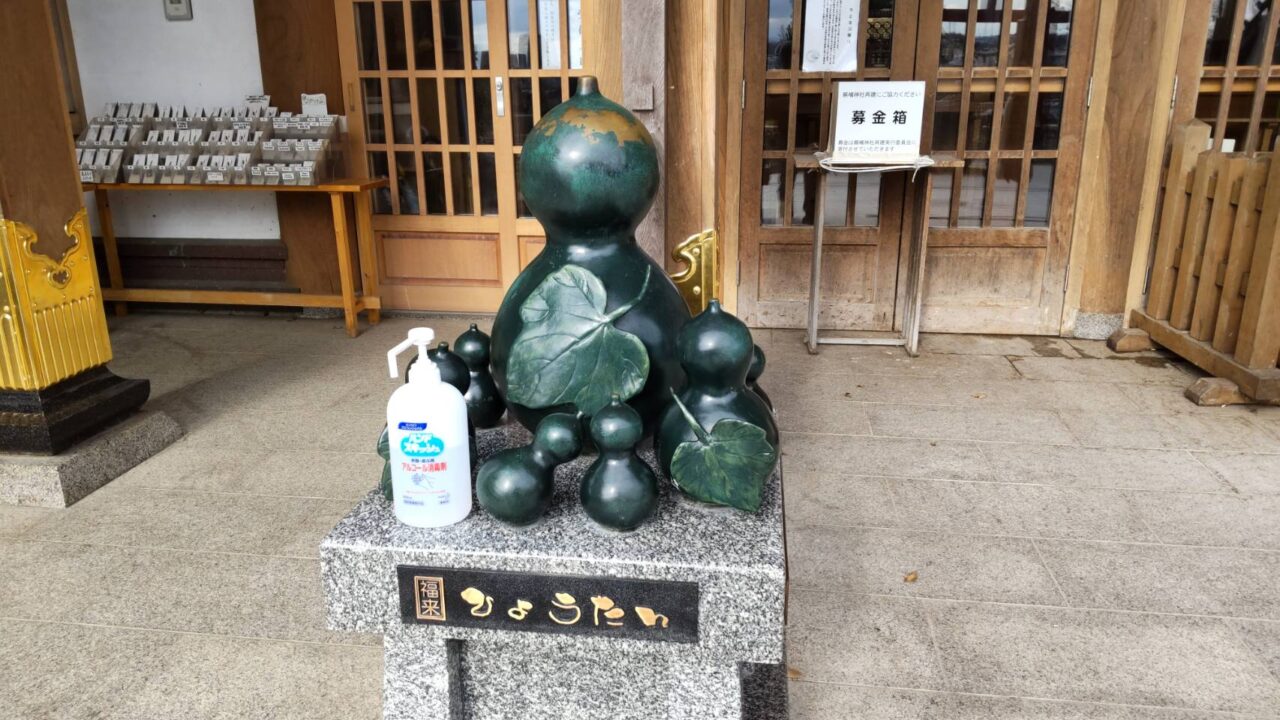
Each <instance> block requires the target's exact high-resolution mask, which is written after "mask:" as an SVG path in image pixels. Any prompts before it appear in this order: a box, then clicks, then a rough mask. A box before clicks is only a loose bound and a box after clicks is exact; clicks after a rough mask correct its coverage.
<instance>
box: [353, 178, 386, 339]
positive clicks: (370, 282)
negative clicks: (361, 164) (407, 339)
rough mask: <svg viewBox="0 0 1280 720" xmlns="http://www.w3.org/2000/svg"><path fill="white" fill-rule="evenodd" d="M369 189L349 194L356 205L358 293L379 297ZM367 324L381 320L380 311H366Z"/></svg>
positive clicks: (374, 323) (376, 255)
mask: <svg viewBox="0 0 1280 720" xmlns="http://www.w3.org/2000/svg"><path fill="white" fill-rule="evenodd" d="M370 195H371V193H370V191H367V190H366V191H364V192H358V193H356V194H354V195H352V196H351V201H352V202H353V203H355V206H356V245H357V246H358V247H359V250H360V294H361V295H363V296H365V297H379V292H378V244H377V243H376V242H374V238H373V210H372V203H373V199H372V198H371V197H370ZM368 315H369V324H371V325H377V324H378V323H379V322H380V321H381V320H382V311H381V310H378V309H376V308H375V309H371V310H369V311H368Z"/></svg>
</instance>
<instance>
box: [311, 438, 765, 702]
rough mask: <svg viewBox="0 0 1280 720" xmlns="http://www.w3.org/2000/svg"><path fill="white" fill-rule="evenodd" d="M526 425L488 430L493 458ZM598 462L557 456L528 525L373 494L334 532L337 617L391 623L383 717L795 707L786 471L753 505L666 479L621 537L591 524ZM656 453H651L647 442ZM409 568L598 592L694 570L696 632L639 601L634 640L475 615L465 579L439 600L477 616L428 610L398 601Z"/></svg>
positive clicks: (682, 577) (599, 627)
mask: <svg viewBox="0 0 1280 720" xmlns="http://www.w3.org/2000/svg"><path fill="white" fill-rule="evenodd" d="M527 438H528V435H527V433H525V432H524V431H523V430H522V429H518V428H513V427H510V426H505V427H503V428H498V429H495V430H490V431H482V432H481V433H480V435H479V437H478V439H477V446H478V454H479V456H480V458H481V459H483V458H485V457H487V456H488V455H490V454H492V453H493V452H496V451H497V450H499V449H502V448H505V447H510V446H513V445H516V444H523V443H525V442H527ZM590 460H591V459H590V458H579V459H578V460H576V461H574V462H573V463H569V464H567V465H564V466H562V467H560V468H559V469H558V471H557V474H556V494H555V503H554V506H553V508H552V510H551V512H550V513H549V514H548V516H547V517H546V518H544V519H543V520H542V521H541V522H540V523H539V524H537V525H535V526H533V527H530V528H524V529H513V528H509V527H507V526H504V525H502V524H500V523H498V522H497V521H496V520H494V519H493V518H491V517H489V516H488V515H487V514H486V513H485V512H484V511H483V510H482V509H480V508H479V507H478V506H477V507H476V508H475V510H473V512H472V514H471V516H470V517H468V518H467V519H466V520H464V521H463V522H461V523H459V524H457V525H453V526H450V527H447V528H441V529H434V530H429V529H419V528H412V527H409V526H406V525H402V524H400V523H399V522H397V521H396V519H395V517H394V515H393V513H392V510H391V506H390V504H389V503H388V502H386V501H385V500H384V499H383V498H382V497H381V495H380V494H379V493H377V492H372V493H370V494H369V495H368V496H367V497H365V499H364V500H362V501H361V502H360V504H359V505H357V506H356V507H355V509H353V510H352V511H351V513H350V514H349V515H347V517H346V518H344V519H343V520H342V521H341V522H340V523H338V525H337V526H336V527H335V528H334V529H333V531H332V532H330V533H329V535H328V536H327V537H326V538H325V539H324V541H323V542H322V543H321V546H320V556H321V560H322V566H323V568H322V572H323V575H324V587H325V595H326V601H327V606H328V619H329V625H330V627H332V628H334V629H337V630H349V631H355V632H371V633H382V634H383V635H384V648H385V664H384V684H383V716H384V717H385V718H387V719H388V720H411V719H413V720H416V719H419V718H421V719H426V718H431V719H433V720H436V719H443V718H448V719H449V720H463V719H466V720H472V719H475V720H487V719H489V718H519V719H520V720H536V719H539V718H549V719H550V718H555V719H556V720H573V719H575V718H604V717H607V718H616V719H624V718H625V719H630V718H646V719H650V718H688V719H690V720H692V719H695V718H697V719H702V718H707V719H711V718H715V719H716V720H738V719H739V718H771V719H775V720H782V719H784V718H785V717H786V680H785V670H784V667H785V666H784V664H783V662H784V658H783V628H784V620H783V613H784V597H785V587H786V569H785V554H784V548H783V533H782V498H781V472H780V471H779V472H777V473H775V474H774V475H773V477H771V478H770V479H769V482H768V484H767V487H766V489H765V493H764V503H763V507H762V508H761V509H760V511H759V513H757V514H754V515H747V514H743V513H739V512H736V511H732V510H727V509H724V508H709V507H705V506H701V505H697V504H694V503H692V502H690V501H688V500H686V499H684V498H682V497H680V496H679V494H678V493H676V492H674V491H673V490H671V489H669V488H668V487H666V486H665V484H664V488H663V496H662V500H661V504H660V507H659V510H658V513H657V515H656V516H655V517H654V519H653V520H652V521H650V522H649V523H648V524H646V525H645V526H643V527H641V528H640V529H639V530H637V531H635V532H633V533H627V534H619V533H612V532H607V531H604V530H601V529H600V528H598V527H597V526H595V525H594V524H593V523H592V522H591V520H590V519H588V518H587V517H586V515H585V514H584V513H583V511H582V509H581V507H580V505H579V502H578V483H579V481H580V478H581V476H582V474H583V472H584V471H585V470H586V468H587V465H588V464H589V463H590ZM646 460H647V461H649V462H650V464H653V457H652V454H648V455H647V456H646ZM401 567H404V568H410V567H428V568H446V569H458V570H474V571H504V572H509V573H517V574H518V575H513V576H512V577H516V578H519V577H523V576H527V575H529V574H533V575H536V576H538V577H540V578H542V580H544V581H546V580H548V579H550V582H551V583H552V585H554V584H555V583H556V582H560V579H561V578H564V580H563V582H565V583H571V582H573V583H578V587H587V586H590V587H600V588H603V589H604V590H603V591H602V592H612V591H611V590H609V588H610V587H612V586H616V585H618V584H620V583H624V582H625V581H626V580H639V581H657V582H652V583H651V584H654V585H658V586H662V585H663V584H664V583H671V582H683V583H692V584H695V585H696V598H697V600H696V602H694V603H693V606H696V608H697V615H696V629H695V631H694V633H693V634H692V635H686V636H684V637H683V641H680V642H674V641H664V640H663V639H662V637H663V634H662V633H663V632H664V631H663V629H661V628H660V627H657V626H655V627H648V628H646V627H645V626H644V624H643V623H641V622H640V618H638V617H637V615H636V614H633V613H631V612H630V610H631V608H630V607H628V608H627V609H628V613H627V615H626V616H625V617H624V618H622V619H621V620H619V621H618V622H620V623H631V625H629V626H628V627H629V628H631V629H630V630H624V631H618V632H627V633H628V634H627V637H625V638H624V637H618V636H616V634H615V635H612V636H611V635H610V632H611V628H609V627H606V626H605V624H604V623H600V622H599V618H597V619H596V624H595V626H594V627H586V626H587V625H588V622H587V621H586V620H584V622H583V623H582V625H583V627H581V628H579V629H580V630H581V632H578V633H576V634H560V633H559V632H558V631H555V630H556V629H555V628H551V629H552V630H553V632H531V631H528V628H525V627H523V626H519V624H518V623H512V622H511V621H510V620H507V619H503V618H501V614H502V613H504V612H506V611H507V607H505V605H504V606H502V607H495V608H494V609H493V615H492V617H491V618H490V619H493V620H494V621H495V622H494V624H493V625H490V626H486V625H485V622H487V620H486V621H485V622H481V621H479V620H476V619H474V618H470V617H469V615H470V614H473V613H468V611H469V610H471V609H472V608H471V606H469V605H468V603H467V602H466V601H464V600H463V599H462V598H460V597H459V591H460V590H462V588H461V587H458V586H457V584H454V585H453V586H452V587H451V586H450V585H449V582H446V583H444V588H443V590H444V592H443V595H444V597H443V598H442V599H443V602H444V604H445V605H444V608H443V609H444V610H447V612H448V613H449V617H450V618H462V619H464V620H469V621H470V622H471V626H468V627H460V626H457V625H454V624H452V623H451V622H439V623H433V622H429V621H428V622H423V621H421V620H420V619H419V620H415V619H414V617H413V614H412V611H407V610H406V608H404V607H402V602H401V595H400V587H399V580H398V568H401ZM450 582H452V581H450ZM584 583H585V585H584ZM490 587H492V586H487V587H486V588H485V592H490ZM566 587H568V585H566ZM683 587H684V588H686V589H688V588H689V587H690V586H687V585H686V586H683ZM501 590H502V588H501V587H498V588H497V589H495V590H493V594H494V595H495V596H499V595H500V594H501ZM657 592H658V593H659V599H661V594H660V593H661V591H657ZM582 595H583V593H579V599H580V600H581V601H582V602H583V603H584V605H586V608H587V609H586V618H587V619H589V618H590V616H591V614H592V610H591V605H589V604H586V602H585V601H586V597H583V596H582ZM529 597H530V599H531V600H532V601H533V607H532V608H530V610H529V612H530V613H547V612H559V611H558V610H556V609H555V607H553V606H551V605H549V604H548V603H549V602H550V601H551V600H553V599H554V598H553V596H546V597H534V596H533V595H530V596H529ZM562 599H563V598H562ZM594 600H595V598H592V602H594ZM659 606H660V602H659V603H658V604H655V607H659ZM477 612H482V611H479V610H477ZM442 614H443V613H442ZM564 615H565V616H566V617H567V613H564ZM672 615H673V619H672V628H670V630H671V631H672V632H675V631H676V630H681V629H683V630H688V629H689V627H691V625H690V624H689V618H686V617H676V616H675V614H674V613H673V614H672ZM681 623H684V625H683V627H682V628H678V627H675V626H677V625H680V624H681ZM544 625H545V621H544ZM647 633H652V634H647ZM668 637H671V636H668Z"/></svg>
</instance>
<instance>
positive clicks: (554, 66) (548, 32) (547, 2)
mask: <svg viewBox="0 0 1280 720" xmlns="http://www.w3.org/2000/svg"><path fill="white" fill-rule="evenodd" d="M538 59H539V60H540V61H541V62H542V68H543V69H544V70H559V69H560V0H538Z"/></svg>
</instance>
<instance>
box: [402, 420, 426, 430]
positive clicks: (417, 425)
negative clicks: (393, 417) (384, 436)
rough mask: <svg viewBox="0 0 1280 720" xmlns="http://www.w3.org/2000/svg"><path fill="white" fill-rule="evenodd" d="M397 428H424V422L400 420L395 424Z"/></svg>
mask: <svg viewBox="0 0 1280 720" xmlns="http://www.w3.org/2000/svg"><path fill="white" fill-rule="evenodd" d="M396 429H397V430H426V429H427V424H426V423H415V422H402V423H400V424H399V425H397V426H396Z"/></svg>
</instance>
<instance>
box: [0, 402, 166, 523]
mask: <svg viewBox="0 0 1280 720" xmlns="http://www.w3.org/2000/svg"><path fill="white" fill-rule="evenodd" d="M180 437H182V428H181V427H179V426H178V423H177V422H175V421H174V419H173V418H171V417H169V416H168V415H166V414H164V413H162V412H158V411H144V412H139V413H135V414H133V415H131V416H129V417H126V418H125V419H123V420H121V421H119V422H117V423H115V424H113V425H110V426H109V427H106V428H104V429H102V430H101V431H99V432H98V433H97V434H96V435H93V436H91V437H89V438H87V439H85V440H84V441H82V442H81V443H79V444H77V445H75V446H73V447H72V448H71V449H70V450H67V451H65V452H62V453H59V454H57V455H17V454H14V455H6V454H0V502H2V503H7V504H10V505H33V506H38V507H51V508H64V507H67V506H69V505H71V504H73V503H75V502H78V501H79V500H81V499H83V498H84V497H85V496H86V495H88V494H89V493H91V492H93V491H94V490H97V489H98V488H100V487H102V486H103V485H106V484H107V483H109V482H111V481H112V480H115V479H116V478H118V477H120V476H121V475H123V474H125V473H126V472H128V471H129V469H130V468H132V467H133V466H135V465H137V464H138V463H141V462H142V461H143V460H146V459H147V458H149V457H151V456H152V455H155V454H156V453H158V452H160V451H161V450H163V449H165V448H167V447H169V445H171V444H173V442H174V441H176V440H177V439H178V438H180Z"/></svg>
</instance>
